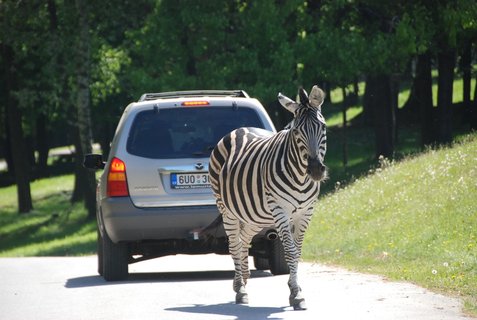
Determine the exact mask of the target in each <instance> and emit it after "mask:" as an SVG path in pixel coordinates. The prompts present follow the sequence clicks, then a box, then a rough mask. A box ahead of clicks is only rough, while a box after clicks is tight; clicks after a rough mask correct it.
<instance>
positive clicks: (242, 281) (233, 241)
mask: <svg viewBox="0 0 477 320" xmlns="http://www.w3.org/2000/svg"><path fill="white" fill-rule="evenodd" d="M227 213H228V212H227ZM223 218H224V229H225V232H226V233H227V237H228V239H229V252H230V255H231V256H232V259H233V261H234V266H235V275H234V282H233V289H234V291H235V293H236V295H235V303H237V304H248V294H247V291H246V290H245V285H246V284H247V277H245V278H244V274H243V271H242V270H243V266H242V265H243V258H242V252H243V242H242V239H241V237H240V233H241V227H240V222H239V220H238V219H236V218H234V217H232V216H231V215H230V214H223Z"/></svg>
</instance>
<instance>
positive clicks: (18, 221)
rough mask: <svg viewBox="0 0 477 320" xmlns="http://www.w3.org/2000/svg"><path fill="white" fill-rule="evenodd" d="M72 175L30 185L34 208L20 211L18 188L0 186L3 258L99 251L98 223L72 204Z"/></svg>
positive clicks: (0, 246)
mask: <svg viewBox="0 0 477 320" xmlns="http://www.w3.org/2000/svg"><path fill="white" fill-rule="evenodd" d="M72 189H73V176H72V175H66V176H59V177H54V178H48V179H42V180H37V181H35V182H33V183H32V184H31V190H32V198H33V204H34V207H35V209H34V210H33V211H32V212H30V213H28V214H21V215H20V214H18V211H17V203H16V187H15V186H11V187H7V188H2V189H0V239H1V241H0V257H1V256H3V257H12V256H13V257H19V256H64V255H84V254H93V253H95V252H96V246H95V243H96V222H95V221H88V220H86V210H85V209H84V207H83V204H82V203H76V204H71V203H70V201H69V199H70V197H71V193H72Z"/></svg>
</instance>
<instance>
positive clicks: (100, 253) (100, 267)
mask: <svg viewBox="0 0 477 320" xmlns="http://www.w3.org/2000/svg"><path fill="white" fill-rule="evenodd" d="M97 232H98V240H97V255H98V273H99V275H101V276H102V275H103V259H104V257H103V239H102V238H101V231H99V227H98V229H97Z"/></svg>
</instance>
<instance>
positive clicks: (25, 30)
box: [0, 0, 477, 194]
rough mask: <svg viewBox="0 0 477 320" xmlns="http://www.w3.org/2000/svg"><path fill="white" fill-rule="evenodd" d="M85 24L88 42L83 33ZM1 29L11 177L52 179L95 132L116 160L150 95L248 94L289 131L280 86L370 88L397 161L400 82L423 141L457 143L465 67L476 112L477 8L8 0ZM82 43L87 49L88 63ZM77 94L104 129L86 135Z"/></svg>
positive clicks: (359, 0)
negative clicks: (122, 122) (455, 95)
mask: <svg viewBox="0 0 477 320" xmlns="http://www.w3.org/2000/svg"><path fill="white" fill-rule="evenodd" d="M77 4H82V5H84V6H85V8H86V9H88V10H86V11H82V10H80V9H79V7H78V6H77ZM82 15H83V18H84V19H85V21H86V22H87V33H83V39H87V40H86V41H87V43H83V42H82V41H81V40H80V39H81V38H80V36H81V32H80V31H81V30H80V29H78V26H79V21H80V18H81V17H82ZM0 26H1V30H0V47H1V49H2V55H1V56H0V63H1V64H0V69H1V73H0V84H1V90H2V94H1V95H0V111H1V112H0V115H1V116H0V124H1V125H2V126H1V127H2V128H5V129H4V130H2V131H1V132H0V139H1V141H2V148H0V153H2V154H1V155H0V157H5V158H6V159H7V162H8V164H9V166H8V167H9V171H10V172H13V169H14V168H13V167H14V166H19V167H21V168H23V169H22V171H23V172H27V173H28V172H29V173H31V175H30V177H35V176H38V175H40V174H46V173H47V169H46V159H47V155H48V149H49V148H51V147H53V146H56V145H64V144H76V145H78V141H80V140H77V139H78V134H79V133H80V134H83V138H82V140H84V137H85V135H84V133H85V132H84V131H85V130H90V131H91V133H92V138H93V140H94V141H98V142H100V144H101V146H102V148H103V151H104V152H106V153H107V151H108V148H109V147H108V145H109V141H110V139H111V137H112V135H113V133H114V129H115V125H116V123H117V120H118V117H119V115H120V113H121V110H122V108H123V107H124V106H126V105H127V104H128V103H129V102H131V101H134V100H136V99H137V98H138V97H139V96H140V95H141V94H142V93H144V92H151V91H152V92H159V91H172V90H182V89H188V90H190V89H235V88H238V89H244V90H246V91H248V92H249V93H250V94H251V95H252V96H254V97H257V98H259V99H260V100H261V101H262V102H263V103H264V104H265V105H266V107H267V109H268V111H269V113H270V115H271V117H272V119H273V120H274V121H275V123H276V125H277V127H279V128H280V127H281V126H282V125H284V124H285V123H286V122H287V121H288V120H289V115H288V114H287V113H286V112H285V111H283V110H282V109H281V108H279V107H277V106H276V101H275V100H276V94H277V92H278V91H282V92H284V93H286V94H288V95H290V94H294V93H295V92H296V87H297V86H303V87H310V86H311V85H313V84H315V83H319V84H321V85H322V86H324V87H327V88H332V87H346V86H348V85H349V84H352V83H355V82H356V81H358V80H364V81H366V82H367V86H366V94H365V97H366V99H364V101H363V102H364V107H365V113H369V114H370V115H374V117H369V119H374V120H373V121H372V124H374V127H375V130H376V138H377V140H376V154H377V155H379V154H386V155H388V156H392V155H393V145H394V143H395V139H396V132H397V124H398V122H397V121H396V119H397V112H398V111H397V94H398V92H399V86H400V84H401V83H402V82H403V81H408V80H409V79H410V81H411V86H412V90H411V92H412V93H411V98H410V99H409V103H408V104H407V106H408V109H409V110H410V111H409V113H410V114H416V115H417V116H416V117H415V118H416V119H417V121H419V122H420V123H422V127H423V130H422V132H423V137H425V138H423V142H425V143H432V142H434V141H442V142H445V141H447V140H448V139H449V137H451V136H452V126H450V125H449V124H450V121H452V119H453V115H452V112H450V111H452V108H453V107H452V106H451V103H452V100H450V99H451V98H450V99H449V97H452V86H449V83H452V79H451V78H452V77H453V76H454V68H453V66H454V65H455V66H457V65H462V66H463V67H462V69H463V70H464V69H465V71H462V72H464V73H465V76H464V78H465V79H466V80H465V82H466V83H465V84H464V86H465V88H466V89H465V90H466V93H465V95H466V96H467V97H468V98H466V99H467V101H468V103H467V105H468V106H469V108H470V106H473V105H475V107H474V109H475V108H476V107H477V105H476V104H475V99H474V103H473V104H471V103H470V102H469V101H470V91H471V90H470V89H469V88H470V79H471V77H472V73H471V69H470V67H469V65H472V63H475V59H476V58H475V53H476V50H477V49H476V47H475V43H476V42H477V5H476V4H475V1H473V0H450V1H444V0H438V1H434V0H433V1H431V0H418V1H404V0H398V1H378V0H338V1H336V0H308V1H305V0H261V1H251V0H227V1H219V0H210V1H192V0H175V1H171V0H138V1H119V0H114V1H93V2H91V1H86V2H82V1H73V0H43V1H13V0H5V1H2V2H0ZM81 43H83V45H85V47H84V48H87V49H88V50H89V53H87V54H86V55H84V56H83V55H82V54H80V53H83V51H84V50H82V49H80V46H79V45H80V44H81ZM445 57H447V59H445ZM461 57H462V59H461ZM79 58H82V59H83V60H82V61H83V62H81V61H79V60H78V59H79ZM461 61H462V62H461ZM416 62H417V63H416ZM456 62H457V63H460V64H456ZM443 63H444V64H443ZM453 63H454V64H453ZM85 64H86V65H85ZM413 64H414V65H416V68H415V70H414V71H413V69H412V68H411V66H412V65H413ZM439 65H440V68H441V69H442V70H447V71H446V72H441V73H440V74H439V76H438V77H439V81H438V82H439V83H440V84H441V85H440V87H439V90H440V94H439V97H440V98H439V101H438V102H437V109H436V108H433V107H432V105H431V106H429V104H432V97H429V95H430V94H432V90H431V89H430V86H431V85H432V77H431V75H430V72H431V67H432V66H435V67H439ZM78 70H81V72H82V73H83V74H84V75H86V76H85V77H84V78H83V79H87V80H86V84H85V86H86V87H85V88H80V87H81V85H80V83H79V81H78ZM84 89H85V90H86V91H87V92H86V91H85V90H84ZM82 90H83V91H82ZM80 92H83V94H84V95H83V97H86V96H88V98H84V99H83V100H82V101H83V103H82V105H83V106H86V105H87V107H84V109H83V110H84V111H86V112H91V117H92V119H93V121H92V124H91V127H90V128H87V127H88V126H86V127H84V128H82V129H80V131H79V133H78V128H77V124H78V123H81V122H82V121H83V120H81V121H78V120H79V118H78V114H77V112H76V110H77V109H75V106H77V105H78V101H79V100H78V95H79V94H80ZM449 101H450V102H449ZM423 106H425V107H423ZM12 107H13V109H12ZM433 109H436V110H438V112H437V113H436V112H433ZM11 110H13V111H14V112H15V110H18V111H19V113H18V118H17V121H16V122H12V124H13V125H14V128H16V129H15V130H14V131H11V130H10V129H8V130H7V128H10V127H11V125H12V124H11V123H9V120H8V119H10V118H9V117H10V116H11ZM423 110H425V112H424V111H423ZM472 110H473V109H472ZM472 110H470V109H469V112H470V111H472ZM436 114H437V115H436ZM474 114H475V112H474ZM438 115H439V116H438ZM11 119H14V117H13V118H11ZM442 128H446V129H445V130H444V131H442V130H443V129H442ZM9 130H10V131H9ZM439 132H440V133H439ZM12 133H15V136H12ZM75 141H76V142H75ZM83 144H84V141H83ZM22 145H23V147H21V146H22ZM18 147H20V148H18ZM83 148H86V145H84V146H83ZM22 149H24V151H21V150H22ZM86 149H88V148H86ZM14 151H15V152H14ZM34 151H37V153H38V155H39V156H37V157H35V156H34ZM14 153H15V156H13V155H14ZM19 157H20V158H24V159H28V160H29V161H30V162H31V163H28V162H27V161H20V160H19V159H18V158H19ZM13 158H15V159H13ZM77 162H78V163H80V159H79V158H78V161H77ZM18 179H19V177H17V180H18ZM22 179H23V180H25V179H29V177H28V175H25V177H22ZM25 192H29V191H25ZM80 194H81V192H80Z"/></svg>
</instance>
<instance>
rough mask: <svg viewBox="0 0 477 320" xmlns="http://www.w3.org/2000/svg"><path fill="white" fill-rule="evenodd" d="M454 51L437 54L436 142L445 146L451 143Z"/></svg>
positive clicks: (449, 50)
mask: <svg viewBox="0 0 477 320" xmlns="http://www.w3.org/2000/svg"><path fill="white" fill-rule="evenodd" d="M454 67H455V51H454V50H451V49H447V50H443V51H441V52H439V54H438V72H439V76H438V80H437V82H438V88H437V112H438V129H437V132H438V141H439V142H440V143H443V144H446V143H450V142H451V141H452V93H453V85H454Z"/></svg>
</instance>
